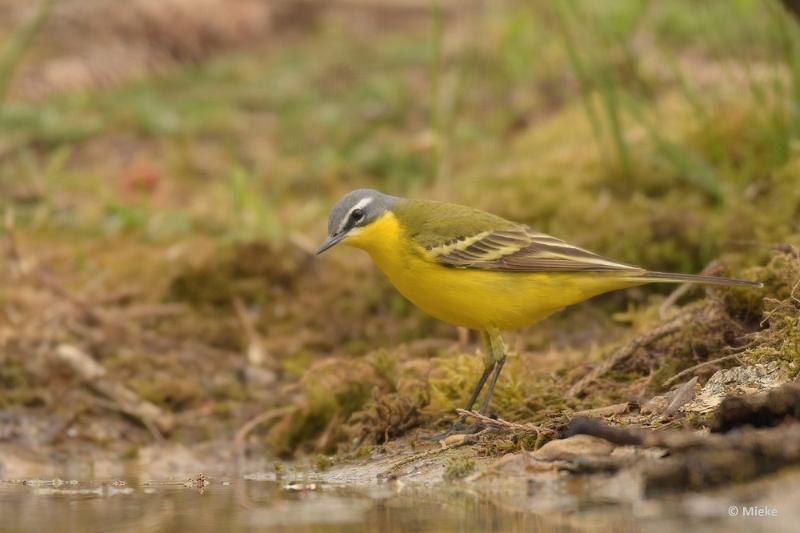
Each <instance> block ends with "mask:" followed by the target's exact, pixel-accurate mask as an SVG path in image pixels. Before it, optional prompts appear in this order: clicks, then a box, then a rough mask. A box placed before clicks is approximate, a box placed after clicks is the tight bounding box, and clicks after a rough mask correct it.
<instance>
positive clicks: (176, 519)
mask: <svg viewBox="0 0 800 533" xmlns="http://www.w3.org/2000/svg"><path fill="white" fill-rule="evenodd" d="M193 481H194V480H189V481H187V482H185V483H169V484H165V483H126V484H124V485H123V484H122V483H119V482H117V483H116V484H112V483H105V484H91V483H77V484H71V483H60V484H59V483H57V484H56V485H53V484H52V483H40V484H36V483H27V484H21V483H8V482H7V483H3V484H2V485H0V516H2V525H0V528H2V529H4V530H9V531H48V530H52V529H54V528H57V529H58V531H80V532H95V531H96V532H101V531H102V532H108V531H120V532H121V531H182V530H187V531H188V530H190V531H193V532H205V531H255V530H274V531H281V530H293V531H363V530H365V529H366V530H375V531H389V532H392V531H477V530H482V531H545V530H548V531H549V530H552V529H553V528H558V529H562V530H573V529H580V530H608V529H610V528H614V529H616V530H618V531H635V530H638V529H637V528H636V527H635V526H634V523H633V520H632V517H631V516H630V514H629V513H626V512H624V511H623V512H620V509H614V510H613V512H608V510H602V509H600V511H599V513H588V514H587V513H582V514H581V515H579V516H571V515H569V514H565V515H561V514H559V513H547V514H536V513H533V512H530V511H529V510H525V509H520V508H519V506H518V505H515V504H514V503H513V502H512V501H509V504H508V505H504V504H503V499H502V498H500V499H499V500H498V499H497V498H495V497H490V496H487V495H479V494H475V493H472V492H470V491H468V490H466V489H459V488H450V489H442V488H441V487H440V488H437V489H427V488H411V487H404V486H401V485H394V484H385V485H377V486H373V487H370V488H368V489H360V490H355V489H341V488H330V487H324V486H321V485H313V484H307V485H305V486H304V485H302V484H295V486H294V488H293V489H291V490H288V489H287V488H286V485H282V484H280V483H278V482H275V481H256V480H244V479H242V480H231V481H224V480H209V481H208V483H207V484H206V486H205V487H200V486H197V485H193V484H192V482H193ZM592 515H593V516H592Z"/></svg>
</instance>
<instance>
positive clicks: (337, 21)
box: [0, 0, 800, 476]
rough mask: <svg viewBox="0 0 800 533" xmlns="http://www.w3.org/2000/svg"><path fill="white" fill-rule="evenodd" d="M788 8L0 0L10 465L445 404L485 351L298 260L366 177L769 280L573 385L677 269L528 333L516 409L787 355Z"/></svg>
mask: <svg viewBox="0 0 800 533" xmlns="http://www.w3.org/2000/svg"><path fill="white" fill-rule="evenodd" d="M794 8H795V4H793V3H792V2H788V1H787V2H786V3H785V5H784V4H782V3H781V2H778V1H761V0H736V1H729V0H708V1H704V2H696V1H693V0H673V1H670V2H658V1H653V0H650V1H648V0H601V1H594V0H593V1H589V0H569V1H566V0H565V1H559V2H545V1H529V2H523V1H512V0H504V1H492V2H480V1H445V0H440V1H428V0H329V1H316V0H297V1H292V0H281V1H264V0H131V1H129V2H126V3H125V6H124V8H123V7H121V5H120V3H119V2H116V1H114V0H61V1H52V0H44V1H36V2H32V1H28V0H0V52H1V55H0V212H2V215H3V236H4V237H3V244H2V246H3V249H2V251H3V259H2V262H0V363H1V364H0V407H1V408H2V410H1V411H0V417H2V425H1V426H0V441H2V442H0V445H1V446H0V447H1V448H2V450H3V451H2V453H3V454H6V455H5V457H12V458H13V460H6V462H5V465H6V466H5V468H6V474H4V475H6V476H11V475H12V474H11V473H9V472H14V468H15V466H14V465H16V464H19V462H20V461H23V459H22V458H21V457H23V455H22V454H21V452H20V450H22V449H26V450H29V449H32V448H34V449H45V450H48V453H50V454H54V455H52V457H64V456H65V455H66V456H69V457H77V456H81V455H83V456H88V457H95V458H96V457H99V456H100V455H99V454H110V455H107V456H108V457H112V458H115V459H116V458H120V457H123V458H131V459H134V458H138V459H140V460H142V461H145V460H148V458H151V459H152V457H153V455H152V453H151V452H148V450H150V451H152V450H153V449H160V448H157V447H159V446H162V447H163V445H164V443H165V442H166V443H171V444H172V443H177V444H180V445H181V446H183V447H184V448H182V449H184V450H188V452H186V453H195V454H203V453H205V454H218V455H224V456H226V457H229V456H230V454H231V453H233V452H232V451H231V450H232V448H231V446H229V445H224V446H220V445H219V443H220V442H226V443H230V441H231V439H233V438H234V436H235V435H236V434H237V432H239V435H240V441H239V442H238V444H237V446H238V448H236V450H238V451H237V453H239V452H241V451H242V449H243V448H244V449H249V450H251V451H255V450H258V451H259V453H262V452H263V453H266V454H268V455H270V456H280V457H292V456H297V455H298V454H322V455H320V456H319V457H321V459H320V461H322V462H324V461H325V458H326V457H327V456H328V455H330V454H335V453H337V452H338V453H347V454H356V455H357V454H368V453H369V451H370V450H371V449H372V447H374V446H380V445H381V444H382V443H384V442H386V441H387V440H388V439H392V438H396V437H398V436H401V435H404V434H407V433H408V432H409V431H411V430H412V429H414V428H417V427H420V426H427V427H436V426H441V425H443V424H446V423H447V419H448V417H450V416H452V409H453V408H454V407H455V406H458V405H460V404H461V403H462V402H463V401H464V399H465V398H466V395H467V393H468V387H469V385H470V384H471V383H472V381H473V380H474V379H475V377H476V376H477V375H478V373H479V372H480V370H481V359H480V357H475V351H476V340H477V339H476V338H474V337H473V336H472V335H471V334H470V333H469V332H466V331H462V332H459V331H457V330H456V329H455V328H453V327H450V326H447V325H444V324H441V323H438V322H436V321H435V320H433V319H431V318H428V317H426V316H424V315H423V314H422V313H420V312H419V311H417V310H416V309H414V308H413V307H412V306H411V305H410V304H408V303H407V302H406V301H404V300H403V299H402V298H401V297H400V296H399V295H398V294H396V293H395V292H394V290H393V289H392V288H391V286H390V285H389V284H388V282H387V281H385V280H384V279H383V278H382V277H381V276H380V275H379V274H378V273H377V272H376V270H375V269H374V267H372V265H371V264H370V262H369V259H368V258H367V257H366V256H365V255H364V254H362V253H360V252H358V251H352V250H345V249H337V250H336V251H335V252H333V253H331V254H329V255H326V256H324V257H323V258H320V259H317V258H316V257H314V255H313V252H314V250H315V248H316V245H317V244H318V243H319V242H320V241H321V240H322V239H323V238H324V236H325V228H326V218H327V212H328V210H329V208H330V207H331V205H332V204H333V203H334V202H335V200H336V199H337V198H338V197H339V196H340V195H342V194H343V193H345V192H347V191H349V190H351V189H354V188H359V187H372V188H377V189H380V190H381V191H384V192H387V193H391V194H396V195H403V196H416V197H425V198H432V199H440V200H448V201H453V202H458V203H463V204H469V205H473V206H475V207H479V208H482V209H486V210H490V211H493V212H495V213H497V214H499V215H502V216H505V217H508V218H511V219H514V220H517V221H520V222H524V223H527V224H529V225H531V226H532V227H534V228H536V229H537V230H540V231H544V232H548V233H551V234H554V235H557V236H559V237H561V238H564V239H566V240H569V241H571V242H574V243H576V244H578V245H581V246H584V247H586V248H589V249H592V250H595V251H597V252H599V253H602V254H604V255H607V256H610V257H612V258H615V259H617V260H621V261H625V262H630V263H635V264H639V265H642V266H645V267H647V268H652V269H656V270H662V271H680V272H699V271H702V270H704V269H707V268H709V269H710V271H713V272H715V273H724V274H728V275H736V276H742V277H747V278H751V279H755V278H758V279H763V280H766V281H767V282H768V286H767V288H766V289H765V291H766V292H761V293H759V292H757V291H756V292H754V293H749V294H753V295H751V296H748V295H747V294H745V293H742V292H736V291H728V292H726V293H724V294H723V293H721V292H718V291H714V292H710V293H709V294H705V293H704V292H703V291H702V290H700V289H694V290H693V291H691V292H689V293H687V294H685V295H684V296H682V297H681V298H682V299H680V301H679V302H678V303H679V304H681V305H682V304H687V303H690V302H692V301H695V303H697V302H696V301H698V300H699V301H701V302H704V304H705V303H708V302H716V303H717V304H719V306H720V309H721V310H722V311H720V313H721V314H719V315H715V317H716V318H715V319H714V320H715V321H711V325H712V326H713V327H710V328H707V329H703V328H702V327H700V326H702V324H700V325H698V324H694V329H686V330H685V331H683V333H682V335H681V336H680V337H679V339H678V341H677V342H676V341H671V343H670V342H665V343H663V344H662V345H656V347H655V348H653V349H651V350H649V351H647V353H644V354H641V356H637V357H634V358H633V359H632V360H631V361H629V362H626V363H625V364H624V365H621V367H620V368H617V369H615V370H614V371H613V372H611V373H610V374H609V375H607V376H603V377H602V379H599V382H598V383H597V384H596V386H595V387H594V388H593V390H592V394H590V395H588V396H586V395H574V396H569V395H567V394H566V391H567V390H568V389H569V387H570V386H571V385H572V384H573V383H574V382H575V381H576V380H577V379H578V378H579V377H580V376H581V375H583V374H585V373H586V372H587V371H588V369H589V368H592V367H593V365H595V364H596V363H597V361H598V360H600V359H602V358H604V357H607V356H608V355H609V353H611V352H612V351H613V348H614V347H616V346H618V345H619V344H620V343H622V342H624V341H625V340H628V339H630V338H632V336H633V335H635V334H636V333H638V332H641V331H643V330H645V329H647V328H651V327H653V326H654V325H657V324H659V323H660V321H663V320H664V312H665V309H664V306H663V305H662V304H663V303H664V299H665V297H666V295H667V294H669V291H671V290H672V288H670V287H652V288H651V287H646V288H640V289H634V290H631V291H627V292H625V293H622V294H612V295H607V296H605V297H602V298H599V299H596V300H594V301H592V302H589V303H587V304H584V305H581V306H577V307H576V308H575V309H572V310H570V311H568V312H565V313H562V314H560V315H558V316H556V317H553V318H552V319H550V320H548V321H546V322H545V323H543V324H541V325H539V326H537V327H535V328H531V329H530V330H527V331H523V332H519V333H518V334H516V335H515V336H514V337H513V338H512V340H513V343H512V345H513V347H514V348H515V350H516V351H517V352H518V353H519V357H517V358H516V359H515V360H514V361H512V362H511V363H510V365H509V367H510V368H509V370H508V372H506V373H505V374H504V376H503V378H502V379H501V382H500V384H499V386H498V393H497V409H498V411H499V413H500V414H501V415H502V416H504V417H506V418H509V419H513V420H528V421H530V420H534V421H538V422H541V423H548V422H552V421H558V420H562V419H563V417H564V416H566V415H565V413H566V414H568V413H571V412H573V411H574V410H578V409H586V408H591V407H596V406H598V405H607V404H609V403H613V402H615V401H621V400H626V399H629V398H642V399H646V398H647V397H649V396H652V395H653V394H656V393H658V392H659V391H663V390H665V388H666V386H665V384H664V382H665V381H666V380H667V378H669V377H670V376H672V375H674V374H675V373H676V372H678V371H679V370H681V369H684V368H688V367H690V366H692V365H695V364H697V363H699V362H703V361H705V360H707V359H711V358H713V357H716V356H717V355H719V353H720V350H722V349H723V348H730V347H741V346H744V345H746V344H747V343H748V342H752V344H750V345H749V346H748V347H747V350H749V351H744V352H742V353H743V354H744V355H743V356H742V357H750V359H751V360H757V361H762V362H763V361H777V362H779V363H780V364H787V365H789V364H795V362H796V361H797V359H798V358H799V357H800V356H798V353H797V351H798V344H797V341H794V342H795V343H794V344H788V345H787V344H786V342H784V341H785V340H786V339H789V338H795V339H800V336H797V337H790V334H791V335H798V329H797V322H796V321H795V322H792V320H794V318H792V317H795V318H796V317H797V312H798V309H797V306H796V305H794V304H792V305H789V304H786V305H783V306H782V307H781V306H780V305H777V304H774V306H777V307H776V308H777V309H779V310H780V312H779V313H778V314H770V315H769V316H767V315H765V314H764V305H768V308H767V310H768V311H769V310H773V307H774V306H773V307H769V305H772V304H765V303H764V302H765V300H764V299H763V298H764V297H768V299H770V298H771V299H772V301H774V302H791V301H793V300H791V296H792V295H793V293H792V292H791V291H792V289H793V288H796V286H794V280H796V279H797V276H798V274H799V273H800V267H799V266H798V259H797V254H796V248H793V247H792V245H793V244H794V245H797V244H800V177H799V176H800V144H798V135H800V106H799V105H798V103H799V102H800V30H799V29H798V26H797V19H796V18H794V13H795V12H794V11H793V9H794ZM690 305H692V304H690ZM787 305H788V307H787ZM659 308H661V311H659ZM668 311H669V309H667V312H668ZM786 317H788V318H786ZM770 318H771V319H772V321H770ZM747 334H750V335H753V334H758V335H760V336H759V337H758V338H757V339H756V340H755V341H754V340H753V337H748V338H747V340H742V338H743V337H742V336H743V335H747ZM787 342H788V341H787ZM731 363H732V362H730V361H729V362H728V363H725V364H731ZM719 368H720V365H710V366H709V367H708V368H707V369H705V370H707V371H708V373H707V374H703V375H704V376H705V377H708V375H710V373H712V372H713V371H714V370H717V369H719ZM248 421H251V422H253V424H252V425H251V426H245V424H246V423H247V422H248ZM243 429H244V430H245V431H243ZM515 445H516V444H515ZM154 447H156V448H154ZM502 452H503V449H502V447H499V448H497V449H495V450H494V453H502ZM15 454H16V455H15ZM59 454H60V455H59ZM148 454H149V455H148ZM157 455H159V457H160V456H161V452H159V454H157ZM28 461H29V462H30V461H33V459H28ZM110 461H111V460H110ZM20 468H21V467H20ZM98 468H99V467H98Z"/></svg>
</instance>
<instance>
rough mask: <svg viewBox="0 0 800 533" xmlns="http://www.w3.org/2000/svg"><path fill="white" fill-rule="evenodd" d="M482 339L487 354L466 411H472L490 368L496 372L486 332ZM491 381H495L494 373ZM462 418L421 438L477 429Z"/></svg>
mask: <svg viewBox="0 0 800 533" xmlns="http://www.w3.org/2000/svg"><path fill="white" fill-rule="evenodd" d="M484 341H485V346H484V350H486V351H487V354H486V357H485V359H484V361H485V364H484V367H483V374H481V377H480V378H478V381H477V382H476V383H475V386H474V387H473V388H472V393H471V394H470V395H469V400H468V401H467V406H466V410H467V411H472V408H473V406H474V405H475V402H476V401H477V400H478V396H480V394H481V391H482V390H483V387H484V385H486V380H487V379H489V374H491V373H492V370H494V371H495V374H497V370H496V367H497V363H496V362H495V360H494V345H493V344H492V342H491V340H490V337H489V336H488V335H487V334H484ZM492 381H497V377H496V375H495V377H494V379H493V380H492ZM484 403H485V401H484ZM481 409H483V407H481ZM464 419H465V417H464V416H463V415H462V416H459V417H458V419H457V420H456V421H455V422H453V425H452V426H450V428H449V429H448V430H447V431H444V432H442V433H436V434H434V435H428V436H425V437H422V439H423V440H442V439H444V438H447V437H449V436H450V435H454V434H456V433H467V434H469V433H474V431H475V430H476V429H477V427H478V426H476V425H475V424H472V425H469V426H467V425H464Z"/></svg>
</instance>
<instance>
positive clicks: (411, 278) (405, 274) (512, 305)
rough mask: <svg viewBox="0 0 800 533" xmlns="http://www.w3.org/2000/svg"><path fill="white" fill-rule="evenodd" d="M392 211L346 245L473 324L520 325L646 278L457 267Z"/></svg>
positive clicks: (402, 287)
mask: <svg viewBox="0 0 800 533" xmlns="http://www.w3.org/2000/svg"><path fill="white" fill-rule="evenodd" d="M401 235H402V234H401V229H400V228H399V225H398V223H397V220H396V218H395V217H394V215H392V214H391V213H388V214H386V215H384V216H383V217H382V218H381V219H379V220H377V221H375V222H373V223H372V224H370V225H369V226H367V227H365V228H363V229H362V231H360V232H358V233H357V234H356V235H354V236H353V237H351V238H349V239H348V240H347V241H345V242H346V243H347V244H350V245H353V246H357V247H359V248H363V249H365V250H366V251H367V252H369V254H370V255H371V256H372V259H373V261H374V262H375V264H376V265H377V266H378V267H379V268H380V269H381V270H382V271H383V273H384V274H386V276H387V277H388V278H389V280H390V281H391V282H392V284H393V285H394V286H395V287H396V288H397V290H398V291H399V292H400V293H401V294H402V295H403V296H405V297H406V298H407V299H408V300H410V301H411V302H412V303H413V304H414V305H416V306H417V307H419V308H420V309H422V310H423V311H425V312H426V313H428V314H430V315H432V316H433V317H435V318H438V319H439V320H442V321H444V322H448V323H450V324H455V325H457V326H464V327H467V328H472V329H479V330H486V329H489V328H492V327H494V328H498V329H501V330H509V329H516V328H520V327H523V326H527V325H530V324H534V323H536V322H538V321H540V320H542V319H543V318H545V317H546V316H548V315H550V314H551V313H554V312H555V311H558V310H560V309H562V308H564V307H567V306H569V305H572V304H575V303H578V302H581V301H583V300H586V299H587V298H591V297H592V296H596V295H598V294H601V293H604V292H608V291H611V290H615V289H620V288H624V287H631V286H635V285H639V284H641V282H636V281H631V280H624V279H620V278H619V277H616V278H614V277H609V276H607V275H602V274H581V273H574V272H560V273H541V272H532V273H531V272H499V271H489V270H478V269H462V268H452V267H447V266H443V265H440V264H438V263H436V262H435V261H433V260H432V259H430V258H428V257H427V256H426V254H425V251H424V250H423V249H421V248H419V247H415V246H413V245H412V244H410V243H409V241H408V239H401V238H400V237H401Z"/></svg>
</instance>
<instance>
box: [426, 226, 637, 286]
mask: <svg viewBox="0 0 800 533" xmlns="http://www.w3.org/2000/svg"><path fill="white" fill-rule="evenodd" d="M427 250H428V253H430V254H431V256H432V257H433V258H434V259H435V260H436V261H438V262H439V263H442V264H444V265H447V266H451V267H456V268H477V269H482V270H501V271H509V272H619V273H625V274H633V275H636V274H643V273H644V272H645V271H644V270H643V269H641V268H638V267H635V266H631V265H627V264H625V263H619V262H617V261H611V260H610V259H606V258H605V257H602V256H599V255H597V254H595V253H592V252H590V251H588V250H584V249H583V248H578V247H577V246H573V245H571V244H569V243H566V242H564V241H562V240H561V239H557V238H555V237H552V236H550V235H546V234H544V233H538V232H535V231H533V230H531V229H530V228H527V227H525V226H519V227H517V228H504V229H501V230H487V231H483V232H480V233H477V234H475V235H471V236H462V237H458V238H456V239H452V240H450V241H447V242H444V243H441V244H439V245H436V246H428V247H427Z"/></svg>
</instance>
